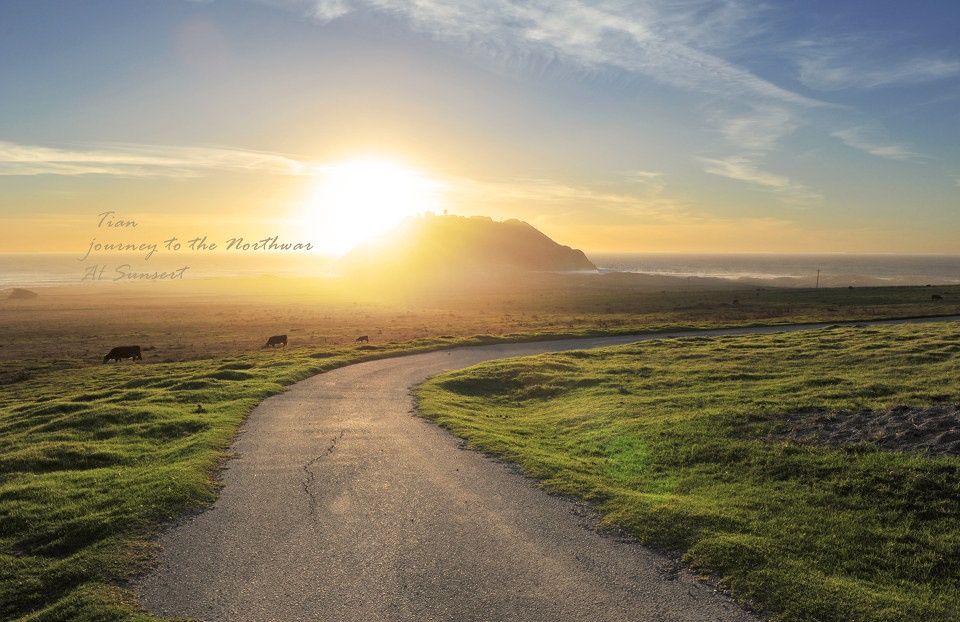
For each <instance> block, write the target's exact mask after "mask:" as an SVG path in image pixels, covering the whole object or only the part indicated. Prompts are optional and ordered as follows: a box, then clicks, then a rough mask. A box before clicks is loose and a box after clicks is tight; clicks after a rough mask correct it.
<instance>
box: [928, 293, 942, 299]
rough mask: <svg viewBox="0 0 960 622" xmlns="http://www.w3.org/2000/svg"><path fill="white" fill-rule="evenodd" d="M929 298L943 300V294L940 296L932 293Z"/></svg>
mask: <svg viewBox="0 0 960 622" xmlns="http://www.w3.org/2000/svg"><path fill="white" fill-rule="evenodd" d="M930 300H943V296H941V295H940V294H934V295H932V296H930Z"/></svg>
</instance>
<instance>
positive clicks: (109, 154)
mask: <svg viewBox="0 0 960 622" xmlns="http://www.w3.org/2000/svg"><path fill="white" fill-rule="evenodd" d="M218 170H219V171H229V170H233V171H249V172H253V171H259V172H265V173H273V174H281V175H308V174H311V173H312V171H313V165H312V164H310V163H308V162H301V161H298V160H295V159H291V158H288V157H286V156H281V155H276V154H271V153H262V152H256V151H246V150H242V149H226V148H217V147H165V146H156V145H129V144H111V145H103V146H99V147H97V148H91V149H82V148H81V149H69V148H62V147H43V146H35V145H20V144H17V143H12V142H8V141H0V175H67V176H75V175H114V176H121V177H199V176H201V175H204V174H209V173H211V172H213V171H218Z"/></svg>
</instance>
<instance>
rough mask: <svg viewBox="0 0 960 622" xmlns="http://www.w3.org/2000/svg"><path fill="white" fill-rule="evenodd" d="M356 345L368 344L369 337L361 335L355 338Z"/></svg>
mask: <svg viewBox="0 0 960 622" xmlns="http://www.w3.org/2000/svg"><path fill="white" fill-rule="evenodd" d="M357 343H370V337H368V336H366V335H361V336H360V337H357Z"/></svg>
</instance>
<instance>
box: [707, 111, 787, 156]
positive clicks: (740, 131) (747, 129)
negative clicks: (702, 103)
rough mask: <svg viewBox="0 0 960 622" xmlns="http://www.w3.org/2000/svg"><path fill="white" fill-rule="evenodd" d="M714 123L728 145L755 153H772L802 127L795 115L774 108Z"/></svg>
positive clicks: (726, 117)
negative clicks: (780, 142)
mask: <svg viewBox="0 0 960 622" xmlns="http://www.w3.org/2000/svg"><path fill="white" fill-rule="evenodd" d="M713 120H714V122H715V123H716V124H717V125H718V126H719V127H720V131H721V133H722V134H723V135H724V136H725V137H726V139H727V141H728V142H730V144H732V145H734V146H735V147H737V148H738V149H741V150H749V151H752V152H757V153H767V152H770V151H772V150H773V149H775V148H776V146H777V144H778V143H779V141H780V140H781V139H782V138H784V137H785V136H789V135H790V134H792V133H794V132H795V131H796V130H797V129H798V128H799V127H801V125H802V122H801V121H800V119H799V117H798V116H797V114H796V113H795V112H793V111H792V110H790V109H789V108H787V107H785V106H773V105H766V106H764V105H758V106H756V107H754V108H753V110H751V111H750V113H748V114H732V113H731V114H727V115H725V116H723V115H718V116H716V117H715V118H714V119H713Z"/></svg>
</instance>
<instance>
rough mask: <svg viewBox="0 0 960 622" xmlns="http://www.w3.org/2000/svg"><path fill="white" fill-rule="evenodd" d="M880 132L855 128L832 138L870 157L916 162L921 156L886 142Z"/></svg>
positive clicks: (839, 132) (837, 132)
mask: <svg viewBox="0 0 960 622" xmlns="http://www.w3.org/2000/svg"><path fill="white" fill-rule="evenodd" d="M879 134H880V132H878V131H877V130H872V129H870V128H866V127H853V128H850V129H846V130H840V131H836V132H833V134H831V136H833V137H835V138H839V139H840V140H842V141H843V142H844V144H846V145H847V146H849V147H853V148H854V149H859V150H860V151H865V152H867V153H869V154H870V155H875V156H877V157H878V158H886V159H888V160H914V159H917V158H920V157H921V156H920V154H918V153H916V152H914V151H911V150H910V149H908V148H907V147H904V146H903V145H896V144H892V143H889V142H886V141H884V140H883V139H882V138H880V137H879Z"/></svg>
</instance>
